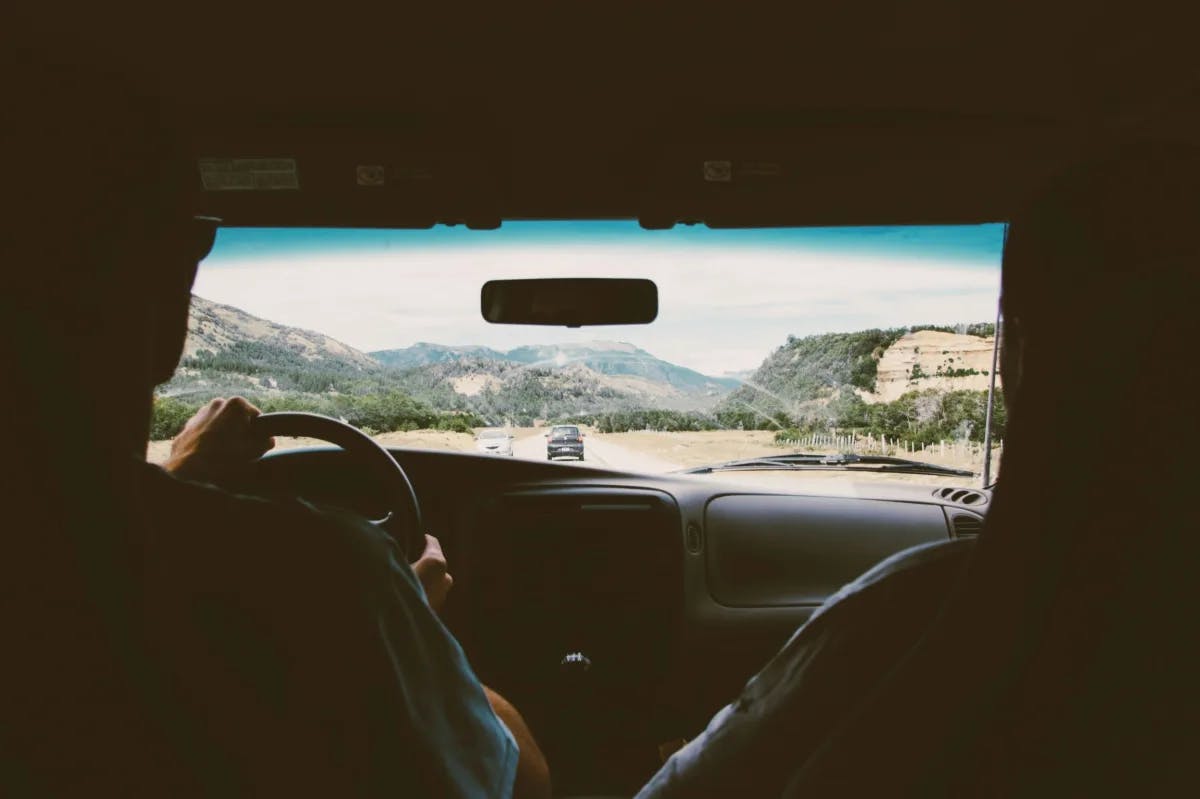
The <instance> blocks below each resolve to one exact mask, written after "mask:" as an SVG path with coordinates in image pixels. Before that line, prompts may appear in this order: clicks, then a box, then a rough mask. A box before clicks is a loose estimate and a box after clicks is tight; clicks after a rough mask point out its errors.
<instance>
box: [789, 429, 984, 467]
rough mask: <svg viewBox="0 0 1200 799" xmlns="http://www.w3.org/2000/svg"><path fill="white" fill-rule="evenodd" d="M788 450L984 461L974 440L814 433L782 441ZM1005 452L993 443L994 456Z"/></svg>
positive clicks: (981, 450) (981, 444)
mask: <svg viewBox="0 0 1200 799" xmlns="http://www.w3.org/2000/svg"><path fill="white" fill-rule="evenodd" d="M778 443H779V444H780V445H782V446H784V447H788V448H792V449H802V450H816V451H827V452H846V453H852V454H856V455H889V456H894V457H899V458H913V459H915V460H921V459H922V458H926V459H928V458H931V457H936V458H938V459H939V460H941V459H953V460H976V459H978V460H980V461H982V459H983V443H982V442H979V441H970V440H942V441H934V442H929V443H919V442H914V441H908V440H906V439H902V438H889V437H887V436H860V435H852V434H849V433H847V434H844V435H832V434H812V435H807V436H800V437H799V438H785V439H780V440H778ZM1003 450H1004V442H1003V441H994V442H992V456H993V458H995V457H998V456H999V455H1000V453H1001V452H1003Z"/></svg>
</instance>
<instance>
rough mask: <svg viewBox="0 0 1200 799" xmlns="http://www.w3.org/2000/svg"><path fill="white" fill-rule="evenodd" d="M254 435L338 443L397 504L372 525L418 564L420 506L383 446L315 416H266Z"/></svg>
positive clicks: (422, 542)
mask: <svg viewBox="0 0 1200 799" xmlns="http://www.w3.org/2000/svg"><path fill="white" fill-rule="evenodd" d="M250 425H251V430H252V431H253V432H254V434H255V435H261V436H263V437H270V436H303V437H306V438H316V439H320V440H321V441H328V442H329V443H331V444H337V445H338V446H339V447H341V448H342V449H344V450H346V452H348V453H349V454H350V455H351V456H352V457H354V458H355V459H357V460H359V461H361V462H362V463H364V464H366V465H367V466H368V467H369V468H370V469H371V470H372V471H374V472H375V474H376V475H377V476H378V477H379V478H380V479H381V480H382V485H383V488H384V490H385V491H386V492H387V495H388V497H391V498H393V499H392V501H393V502H394V503H395V504H394V505H393V506H392V508H391V510H390V511H389V512H388V514H387V515H386V516H384V517H383V518H382V519H373V520H371V524H373V525H375V526H376V527H379V528H380V529H382V530H383V531H384V532H386V533H387V534H388V535H390V536H391V537H392V538H393V539H394V540H395V541H396V543H397V544H399V545H400V548H401V549H402V550H404V554H405V557H407V558H408V559H409V560H410V561H415V560H416V559H417V558H419V557H420V556H421V553H422V552H423V551H424V550H425V526H424V525H423V524H422V523H421V505H420V503H419V502H418V501H417V493H416V492H415V491H413V487H412V483H411V482H409V479H408V475H407V474H405V473H404V469H403V468H402V467H401V466H400V464H399V463H397V462H396V459H395V458H393V457H392V453H390V452H388V451H387V450H386V449H385V448H384V447H382V446H380V445H379V444H378V443H377V442H376V441H375V440H374V439H372V438H371V437H370V436H368V435H367V434H366V433H364V432H362V431H361V430H359V429H358V428H356V427H353V426H351V425H348V424H346V423H345V422H339V421H338V420H337V419H331V418H329V417H328V416H321V415H319V414H315V413H290V412H288V413H264V414H262V415H260V416H256V417H255V418H254V419H253V420H252V421H251V423H250Z"/></svg>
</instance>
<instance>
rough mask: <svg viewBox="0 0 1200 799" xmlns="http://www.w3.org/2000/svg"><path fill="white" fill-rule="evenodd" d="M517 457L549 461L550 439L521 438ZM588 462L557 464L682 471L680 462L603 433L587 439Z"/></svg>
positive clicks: (585, 453) (516, 447)
mask: <svg viewBox="0 0 1200 799" xmlns="http://www.w3.org/2000/svg"><path fill="white" fill-rule="evenodd" d="M513 455H514V456H515V457H517V458H525V459H526V460H539V461H541V460H546V439H545V437H544V436H542V435H532V436H527V437H525V438H518V439H517V440H516V441H514V442H513ZM583 456H584V458H585V460H584V461H582V462H581V461H576V460H570V459H566V458H556V459H555V463H573V464H580V465H583V466H600V467H603V468H607V469H616V470H620V471H629V472H643V473H647V474H654V473H657V472H670V471H674V470H676V469H680V468H682V467H681V466H680V465H679V464H677V463H671V462H670V461H664V460H661V459H659V458H655V457H654V456H652V455H645V454H643V453H640V452H636V451H634V450H632V449H629V448H628V447H623V446H621V445H620V444H615V443H613V442H612V441H608V440H606V439H605V437H604V436H603V435H600V434H599V433H588V434H586V435H585V436H584V438H583Z"/></svg>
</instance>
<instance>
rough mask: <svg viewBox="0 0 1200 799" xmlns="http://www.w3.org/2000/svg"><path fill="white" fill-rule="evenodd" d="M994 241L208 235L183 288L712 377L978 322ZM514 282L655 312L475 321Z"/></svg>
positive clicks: (993, 301) (861, 231) (550, 231)
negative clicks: (787, 357) (641, 291)
mask: <svg viewBox="0 0 1200 799" xmlns="http://www.w3.org/2000/svg"><path fill="white" fill-rule="evenodd" d="M1003 239H1004V226H1003V225H1001V224H989V225H965V226H963V225H959V226H937V227H934V226H923V227H871V228H821V229H768V230H711V229H709V228H707V227H703V226H694V227H685V226H676V227H675V228H674V229H672V230H665V231H647V230H642V229H641V228H640V227H639V226H638V224H637V223H636V222H634V221H605V222H505V223H504V225H503V226H502V227H501V228H500V229H499V230H494V231H472V230H467V229H465V228H462V227H453V228H449V227H445V226H439V227H436V228H433V229H430V230H331V229H315V230H285V229H263V228H222V229H221V230H220V232H219V233H218V236H217V242H216V245H215V246H214V247H213V251H212V253H211V254H210V255H209V257H208V258H207V259H206V260H205V261H204V263H202V264H201V266H200V272H199V275H198V276H197V278H196V284H195V288H194V293H195V294H197V295H198V296H201V297H204V298H206V299H209V300H213V301H215V302H220V303H225V304H227V305H233V306H236V307H238V308H241V309H243V310H245V311H247V312H248V313H251V314H254V315H255V316H260V317H263V318H266V319H269V320H271V321H273V322H279V323H281V324H285V325H292V326H294V327H301V328H305V329H307V330H314V331H317V332H320V333H324V334H325V335H328V336H332V337H333V338H335V339H338V340H340V341H343V342H345V343H347V344H349V345H351V346H352V347H356V348H358V349H360V350H363V351H372V350H380V349H394V348H400V347H408V346H411V345H413V344H415V343H417V342H433V343H438V344H454V345H459V344H482V345H486V346H489V347H492V348H494V349H499V350H507V349H511V348H513V347H517V346H521V345H525V344H560V343H580V342H585V341H593V340H603V341H621V342H628V343H631V344H635V345H637V346H639V347H641V348H642V349H645V350H647V351H648V352H650V353H651V354H653V355H655V356H657V357H659V358H662V359H664V360H667V361H670V362H672V363H677V364H680V365H682V366H687V367H690V368H692V369H695V370H697V371H699V372H703V373H705V374H710V375H723V374H726V373H731V372H739V371H745V370H750V369H754V368H756V367H757V366H758V365H759V364H760V363H761V362H762V360H763V359H764V358H765V357H766V356H767V355H768V354H769V353H770V352H771V351H772V350H774V349H775V348H776V347H778V346H780V345H781V344H783V343H784V342H785V341H786V340H787V337H788V336H789V335H794V336H804V335H808V334H812V333H830V332H848V331H854V330H863V329H867V328H872V327H900V326H904V325H910V324H953V323H957V322H983V321H993V320H994V319H995V317H996V306H997V300H998V297H999V288H1000V256H1001V252H1002V249H1003ZM527 277H648V278H650V279H652V280H654V282H655V283H656V284H657V285H658V291H659V315H658V319H657V320H655V321H654V322H653V323H651V324H649V325H620V326H601V327H590V328H583V329H579V330H568V329H566V328H555V327H541V326H524V325H492V324H489V323H487V322H485V321H484V320H483V318H482V317H481V316H480V312H479V290H480V287H481V286H482V285H483V283H484V282H486V281H487V280H492V279H500V278H527Z"/></svg>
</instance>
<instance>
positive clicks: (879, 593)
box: [814, 539, 975, 618]
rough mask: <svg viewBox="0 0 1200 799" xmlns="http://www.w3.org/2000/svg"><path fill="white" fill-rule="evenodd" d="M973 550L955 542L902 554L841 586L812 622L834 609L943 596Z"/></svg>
mask: <svg viewBox="0 0 1200 799" xmlns="http://www.w3.org/2000/svg"><path fill="white" fill-rule="evenodd" d="M974 548H975V541H974V539H956V540H952V541H936V542H931V543H927V544H919V545H917V546H915V547H910V548H908V549H904V550H901V551H900V552H897V553H896V554H894V555H892V556H890V557H887V558H885V559H883V560H882V561H880V562H879V563H877V564H875V566H873V567H872V568H870V569H869V570H867V571H866V572H864V573H863V574H862V575H860V576H859V577H858V578H856V579H855V580H853V581H851V582H849V583H847V584H846V585H844V586H842V588H841V589H840V590H838V591H837V592H836V593H834V594H833V595H832V596H830V597H829V598H828V599H827V600H826V601H825V604H824V605H822V607H821V611H819V612H818V613H817V614H815V615H814V618H815V617H816V616H817V615H822V614H823V613H824V612H826V611H829V610H831V609H832V608H834V607H835V606H837V607H840V608H842V609H843V610H844V609H846V608H848V607H850V606H853V605H861V604H863V603H868V602H870V603H876V602H888V601H895V600H897V599H900V600H903V598H904V596H905V595H906V594H908V593H911V592H918V593H921V594H931V595H937V594H941V593H944V592H945V591H947V590H948V589H949V588H950V586H951V583H952V582H953V581H954V580H955V579H956V578H957V576H958V575H959V574H960V573H961V570H962V568H963V567H964V566H965V564H966V562H967V559H968V558H969V556H970V554H971V552H973V551H974Z"/></svg>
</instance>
